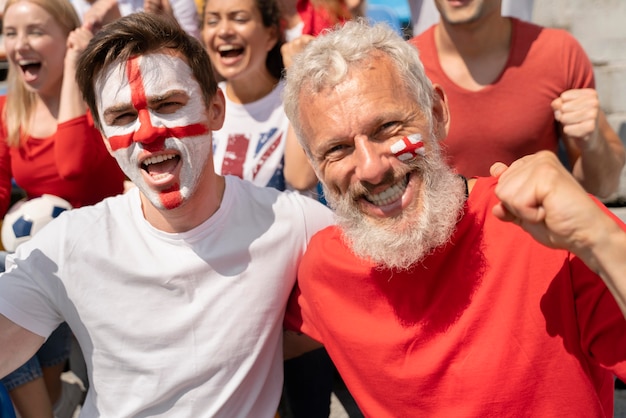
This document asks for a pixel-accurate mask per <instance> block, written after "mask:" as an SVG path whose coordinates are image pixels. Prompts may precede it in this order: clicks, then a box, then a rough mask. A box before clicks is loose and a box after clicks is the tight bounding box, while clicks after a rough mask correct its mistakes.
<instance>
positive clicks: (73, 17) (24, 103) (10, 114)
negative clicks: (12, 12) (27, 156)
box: [2, 0, 81, 147]
mask: <svg viewBox="0 0 626 418" xmlns="http://www.w3.org/2000/svg"><path fill="white" fill-rule="evenodd" d="M22 1H27V2H30V3H33V4H36V5H37V6H39V7H41V8H42V9H44V10H45V11H46V12H47V13H49V14H50V16H52V17H53V18H54V20H55V21H56V22H57V23H58V24H59V25H60V26H61V28H63V30H64V31H65V33H66V35H69V34H70V32H71V31H73V30H74V29H76V28H77V27H79V26H80V24H81V23H80V19H79V17H78V15H77V14H76V10H75V9H74V6H72V4H71V3H70V2H69V1H68V0H7V2H6V4H5V6H4V11H3V14H4V15H5V16H6V12H7V10H8V9H9V7H11V6H12V5H14V4H17V3H19V2H22ZM16 73H17V71H16V69H15V68H14V64H13V63H12V62H11V61H9V73H8V76H7V101H6V105H5V107H4V111H3V114H2V119H3V121H4V125H5V128H6V133H7V138H6V141H7V143H8V144H9V146H12V147H17V146H19V145H20V138H21V136H24V137H26V136H28V134H29V132H28V124H29V121H30V118H31V116H32V113H33V111H34V109H35V103H36V94H35V93H33V92H30V91H28V90H27V89H26V86H24V83H22V82H21V81H20V80H19V78H18V76H17V74H16Z"/></svg>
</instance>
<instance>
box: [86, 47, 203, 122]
mask: <svg viewBox="0 0 626 418" xmlns="http://www.w3.org/2000/svg"><path fill="white" fill-rule="evenodd" d="M95 87H96V104H97V106H98V109H99V111H100V113H102V112H103V110H104V109H106V108H108V107H111V106H116V105H123V104H128V103H134V101H135V100H136V98H137V96H139V95H141V96H143V97H151V96H162V95H164V94H166V93H167V92H169V91H174V90H180V91H185V92H187V93H188V94H189V95H191V94H192V92H194V94H195V92H197V90H198V89H199V87H200V86H199V85H198V82H197V81H196V79H195V77H194V75H193V72H192V70H191V68H190V67H189V65H188V64H187V63H186V62H185V61H184V60H183V59H182V58H180V57H179V56H176V55H173V54H167V53H162V52H161V53H153V54H147V55H141V56H136V57H132V58H130V59H129V60H128V61H125V62H116V63H113V64H111V65H110V66H108V67H107V68H105V69H104V70H103V71H102V73H101V74H100V76H99V77H98V78H97V80H96V83H95ZM138 93H141V94H138Z"/></svg>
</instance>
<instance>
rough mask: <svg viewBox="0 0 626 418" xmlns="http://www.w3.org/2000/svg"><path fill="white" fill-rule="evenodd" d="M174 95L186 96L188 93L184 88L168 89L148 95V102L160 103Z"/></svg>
mask: <svg viewBox="0 0 626 418" xmlns="http://www.w3.org/2000/svg"><path fill="white" fill-rule="evenodd" d="M176 96H185V97H188V96H189V95H188V94H187V92H186V91H185V90H169V91H167V92H165V93H163V94H155V95H152V96H149V97H148V103H160V102H164V101H166V100H169V99H171V98H172V97H176Z"/></svg>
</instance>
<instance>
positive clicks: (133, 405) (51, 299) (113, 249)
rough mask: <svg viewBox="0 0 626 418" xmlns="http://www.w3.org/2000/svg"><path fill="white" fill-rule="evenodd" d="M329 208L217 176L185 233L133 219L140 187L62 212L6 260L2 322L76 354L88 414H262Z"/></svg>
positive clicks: (269, 413)
mask: <svg viewBox="0 0 626 418" xmlns="http://www.w3.org/2000/svg"><path fill="white" fill-rule="evenodd" d="M331 222H332V214H331V212H330V210H329V209H327V208H326V207H324V206H323V205H321V204H320V203H318V202H316V201H314V200H312V199H309V198H306V197H303V196H301V195H299V194H297V193H291V192H287V193H280V192H277V191H276V190H274V189H271V188H259V187H256V186H254V185H252V184H250V183H248V182H244V181H242V180H240V179H237V178H235V177H232V176H227V177H226V189H225V192H224V198H223V201H222V204H221V206H220V208H219V209H218V211H217V212H216V213H215V214H214V215H213V216H211V218H210V219H208V220H207V221H205V222H204V223H203V224H201V225H199V226H198V227H196V228H194V229H193V230H191V231H188V232H185V233H165V232H162V231H160V230H157V229H155V228H154V227H152V226H151V225H150V224H149V223H148V222H147V221H146V220H145V219H144V218H143V216H142V210H141V204H140V200H139V194H138V190H137V189H136V188H135V189H132V190H131V191H129V192H128V193H127V194H124V195H120V196H117V197H113V198H109V199H105V200H104V201H102V202H101V203H99V204H97V205H95V206H90V207H84V208H80V209H75V210H72V211H68V212H67V213H64V214H62V215H61V216H60V217H58V218H57V219H55V220H54V221H53V222H51V223H49V224H48V225H47V226H46V227H44V228H43V229H42V230H41V231H40V232H39V233H38V234H37V236H36V237H34V238H33V239H32V240H31V241H29V242H27V243H25V244H23V245H22V246H20V247H19V248H18V250H17V252H16V254H15V257H10V258H9V260H7V272H6V273H5V274H4V275H2V276H0V313H2V314H3V315H5V316H6V317H8V318H9V319H11V320H12V321H13V322H15V323H17V324H19V325H20V326H22V327H24V328H26V329H28V330H30V331H32V332H34V333H36V334H39V335H42V336H47V335H49V334H50V333H51V332H52V331H53V330H54V329H55V328H56V326H57V325H58V324H59V323H60V322H61V321H63V320H65V321H67V322H68V324H69V325H70V327H71V328H72V331H73V332H74V334H75V335H76V337H77V339H78V341H79V343H80V346H81V348H82V350H83V353H84V356H85V360H86V364H87V372H88V376H89V383H90V387H89V392H88V395H87V399H86V401H85V404H84V406H83V409H82V413H81V416H85V417H90V418H91V417H131V416H161V417H194V418H195V417H226V418H232V417H253V416H254V417H273V416H274V415H275V413H276V409H277V406H278V402H279V398H280V394H281V388H282V363H283V358H282V343H281V341H282V329H283V315H284V311H285V306H286V302H287V299H288V296H289V294H290V292H291V290H292V286H293V284H294V282H295V277H296V269H297V266H298V263H299V260H300V257H301V255H302V253H303V252H304V250H305V248H306V246H307V243H308V241H309V239H310V237H311V236H312V235H313V234H314V233H315V232H316V231H318V230H319V229H321V228H323V227H325V226H327V225H329V224H330V223H331Z"/></svg>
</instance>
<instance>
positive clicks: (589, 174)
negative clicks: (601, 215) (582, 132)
mask: <svg viewBox="0 0 626 418" xmlns="http://www.w3.org/2000/svg"><path fill="white" fill-rule="evenodd" d="M598 135H599V138H598V140H597V141H594V142H595V143H594V145H593V146H590V147H587V148H585V149H582V150H581V156H580V158H579V159H578V161H576V164H575V165H574V167H573V174H574V177H576V178H577V179H578V181H580V183H581V184H582V185H583V187H584V188H585V190H587V191H588V192H589V193H592V194H594V195H596V196H598V197H608V196H610V195H611V194H612V193H615V191H616V190H617V188H618V186H619V181H620V176H621V172H622V169H623V167H624V161H625V158H626V157H625V154H624V146H623V145H622V142H621V140H620V138H619V136H617V134H616V133H615V131H614V130H613V129H612V128H611V127H610V125H609V124H608V121H607V120H606V118H605V117H604V115H603V114H602V115H601V116H600V120H599V129H598Z"/></svg>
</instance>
